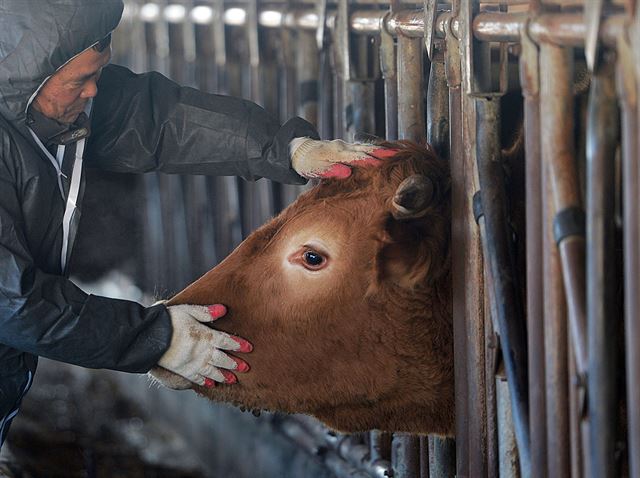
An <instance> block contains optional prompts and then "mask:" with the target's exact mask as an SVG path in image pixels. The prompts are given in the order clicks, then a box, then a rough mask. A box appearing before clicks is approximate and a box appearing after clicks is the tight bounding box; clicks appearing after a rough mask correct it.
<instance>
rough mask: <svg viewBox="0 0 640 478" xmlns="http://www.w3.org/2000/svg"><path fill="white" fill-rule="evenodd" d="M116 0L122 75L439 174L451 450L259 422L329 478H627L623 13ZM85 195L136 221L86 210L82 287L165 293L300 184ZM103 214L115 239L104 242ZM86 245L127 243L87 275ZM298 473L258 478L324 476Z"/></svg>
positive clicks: (630, 425)
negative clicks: (258, 109) (365, 143)
mask: <svg viewBox="0 0 640 478" xmlns="http://www.w3.org/2000/svg"><path fill="white" fill-rule="evenodd" d="M125 4H126V6H125V13H124V17H123V20H122V22H121V25H120V27H119V29H118V30H117V32H116V34H115V35H114V62H116V63H121V64H123V65H126V66H128V67H130V68H131V69H133V70H134V71H139V72H141V71H146V70H157V71H159V72H161V73H163V74H165V75H167V76H169V77H170V78H173V79H174V80H176V81H178V82H180V83H182V84H185V85H191V86H194V87H197V88H200V89H202V90H206V91H210V92H215V93H221V94H229V95H234V96H242V97H245V98H249V99H251V100H253V101H255V102H257V103H258V104H260V105H262V106H264V107H265V108H266V109H267V110H269V111H270V112H272V113H273V114H274V115H277V116H278V117H279V118H280V119H281V120H282V121H285V120H286V119H288V118H290V117H291V116H295V115H299V116H302V117H304V118H305V119H307V120H309V121H310V122H312V123H314V124H315V125H316V126H317V127H318V129H319V131H320V134H321V136H322V137H323V138H324V139H333V138H342V139H345V140H347V141H354V140H358V139H366V138H368V137H371V136H375V137H381V138H386V139H390V140H395V139H409V140H414V141H419V142H420V141H422V142H424V141H427V142H429V143H430V144H432V145H433V146H434V148H435V150H436V151H437V152H438V154H439V155H441V156H442V157H444V158H446V159H447V160H448V161H449V163H450V167H451V181H452V197H451V200H452V218H451V237H452V239H451V240H452V248H451V250H452V251H453V252H452V278H453V279H452V280H453V297H452V301H453V302H452V304H453V328H454V349H455V380H456V394H455V396H456V399H455V400H456V403H455V409H456V432H455V439H454V438H453V437H452V438H444V437H438V436H428V437H427V436H411V435H406V434H399V433H394V434H390V433H381V432H378V431H370V432H368V433H362V434H356V435H341V434H337V433H335V432H333V431H331V430H328V429H326V428H325V427H324V426H323V425H321V424H319V423H318V422H316V421H314V420H312V419H309V418H307V417H295V416H294V417H286V416H279V415H277V414H276V415H266V416H264V415H263V416H262V417H260V418H259V419H256V423H257V425H255V426H259V427H262V428H263V429H264V428H265V427H266V428H267V429H268V430H271V431H272V432H273V433H274V434H277V435H278V436H284V437H286V438H287V439H288V440H289V441H290V442H292V443H293V444H294V445H295V446H296V447H297V448H299V449H302V450H304V451H306V452H307V453H308V454H309V460H314V461H316V462H319V463H321V465H322V469H324V470H325V472H326V476H335V477H339V478H342V477H359V478H364V477H380V478H381V477H385V476H393V477H396V478H410V477H416V478H417V477H420V478H425V477H431V478H441V477H453V476H459V477H497V476H500V477H517V476H522V477H534V478H537V477H545V476H546V477H549V478H553V477H561V478H563V477H570V476H571V477H583V476H584V477H592V478H595V477H607V476H612V477H613V476H633V477H640V413H639V409H638V405H637V404H638V403H640V355H639V354H640V352H639V351H637V350H636V348H637V347H638V345H637V344H638V342H640V302H639V300H640V290H639V287H640V277H639V274H640V209H639V205H638V203H639V199H640V184H639V181H640V170H639V166H638V161H637V157H638V151H637V149H638V145H637V138H638V136H637V135H638V134H639V133H640V130H639V129H638V110H637V94H638V75H639V74H640V67H639V66H638V65H640V13H638V12H637V11H636V2H635V1H634V0H528V1H527V0H487V1H479V0H451V1H448V2H445V1H434V0H424V2H418V3H415V2H403V1H400V0H392V1H391V2H382V1H377V0H351V1H349V0H337V1H333V0H332V1H328V0H315V1H309V2H305V1H296V0H273V1H265V0H260V1H258V0H234V1H228V0H193V1H191V0H173V1H171V0H167V1H161V0H158V1H155V2H145V1H143V0H127V1H126V2H125ZM92 178H93V180H94V181H95V184H96V187H95V188H94V191H96V193H95V194H96V195H97V194H98V192H97V191H99V190H100V184H101V182H106V184H109V185H110V186H109V188H110V190H111V191H113V188H114V187H120V188H122V193H123V194H124V193H125V192H127V193H128V194H131V193H132V192H133V194H135V204H136V207H135V208H132V207H131V202H132V201H131V199H129V200H128V202H126V203H125V205H124V206H122V207H121V208H120V210H118V211H117V212H115V213H114V212H113V209H114V208H116V207H117V205H114V204H111V205H110V206H111V208H112V210H110V211H103V212H102V213H100V214H92V215H91V214H87V215H86V216H87V217H88V218H85V216H83V221H85V223H86V225H85V227H86V230H87V231H90V230H101V231H103V232H102V233H101V235H102V237H100V238H96V237H95V235H92V234H91V233H90V232H87V234H85V236H84V239H83V237H82V236H80V238H79V242H78V248H79V249H80V252H79V253H78V254H76V259H75V262H76V264H75V268H76V270H77V271H78V275H79V276H80V277H82V278H83V279H84V280H90V279H93V278H95V277H94V275H97V274H99V273H101V272H104V271H106V270H107V269H109V268H112V267H114V266H115V267H117V268H118V269H120V270H122V271H123V272H124V273H126V274H128V275H130V276H131V277H133V280H134V282H135V284H136V285H137V286H138V287H139V288H140V289H141V290H142V291H144V292H145V293H147V294H149V295H156V296H163V297H166V296H169V295H171V294H172V293H175V292H177V291H179V290H180V289H182V288H183V287H184V286H185V285H186V284H188V283H189V282H191V281H193V280H194V279H196V278H197V277H199V276H200V275H201V274H202V273H204V272H205V271H206V270H208V269H209V268H211V267H212V266H213V265H214V264H216V263H217V262H218V261H220V260H221V259H222V258H224V257H225V256H226V255H227V254H228V253H229V252H230V251H231V250H232V249H233V248H234V247H235V245H237V244H238V243H239V242H240V241H241V240H242V238H243V237H245V236H246V235H247V234H248V233H249V232H250V231H252V230H253V229H255V228H256V227H258V226H259V225H261V224H263V223H264V222H265V221H266V220H267V219H268V218H270V217H272V216H273V215H275V214H277V213H278V212H279V211H280V210H282V208H284V207H285V206H286V205H287V204H288V203H290V202H291V201H293V200H294V198H295V197H296V196H297V194H298V193H299V192H300V191H302V190H304V187H298V186H284V185H280V184H276V183H271V182H269V181H267V180H260V181H258V182H255V183H248V182H244V181H242V180H239V179H237V178H234V177H217V178H208V177H201V176H189V177H187V176H184V177H181V176H176V175H171V176H170V175H163V174H146V175H144V176H141V177H136V178H122V177H121V176H119V175H112V176H109V177H106V176H104V175H103V176H100V175H98V173H97V172H90V177H89V179H90V180H91V179H92ZM88 189H89V188H88ZM87 196H88V198H87V201H90V200H91V196H90V193H87ZM114 202H116V203H117V201H114ZM102 203H103V202H102V201H96V206H95V207H96V208H98V207H101V206H99V204H102ZM89 207H90V206H89V205H87V209H88V208H89ZM102 207H103V206H102ZM109 214H112V215H117V216H118V217H119V220H120V221H121V222H122V221H124V223H125V224H127V225H128V226H129V227H128V229H127V231H126V233H123V232H118V231H117V230H114V229H113V228H110V227H103V228H102V229H99V228H98V226H99V224H96V223H97V222H99V221H100V220H101V219H102V218H104V217H106V216H108V215H109ZM92 218H93V219H92ZM89 221H93V223H90V222H89ZM114 236H117V237H114ZM124 236H126V239H122V237H124ZM97 240H102V241H105V242H108V241H113V242H117V241H120V242H122V241H125V242H126V244H127V247H126V248H121V249H122V250H121V251H120V252H117V249H118V248H116V252H114V253H113V254H111V253H108V252H106V250H100V251H99V254H100V255H101V256H102V257H101V258H96V257H95V254H96V251H95V249H96V248H95V244H96V241H97ZM124 249H126V250H124ZM82 251H84V252H85V253H84V254H83V253H82ZM132 251H133V252H134V254H132ZM105 254H106V257H107V258H106V259H105V257H104V256H105ZM132 257H133V259H132ZM99 259H102V260H99ZM96 264H104V267H103V269H104V270H101V269H100V268H96ZM88 270H91V274H89V273H88V272H86V271H88ZM92 274H93V275H92ZM142 388H143V389H144V390H143V391H142V392H140V393H138V396H141V395H143V394H144V393H145V392H146V391H147V390H146V388H145V386H144V385H143V386H142ZM141 400H142V399H141ZM207 406H208V407H212V408H213V407H215V405H213V404H207ZM198 410H199V412H200V413H205V412H204V411H203V410H205V408H204V407H203V406H201V405H200V406H199V407H198ZM229 413H231V412H229ZM243 426H245V427H251V426H254V425H251V423H250V422H248V421H246V420H245V421H244V422H243ZM256 455H261V456H263V455H264V454H260V453H256ZM245 459H246V458H245ZM295 463H296V465H295V466H299V468H295V466H294V465H293V464H290V465H289V468H287V470H286V473H285V472H284V471H282V472H280V474H274V475H271V476H292V477H304V476H319V475H318V474H317V473H318V472H314V473H316V474H314V475H309V474H308V473H310V472H309V471H308V470H309V468H304V465H301V464H300V463H301V462H299V461H296V462H295ZM212 466H213V465H212ZM256 466H260V465H259V464H258V465H256ZM212 469H215V467H214V468H212ZM304 470H307V471H304ZM226 476H231V475H226ZM237 476H245V475H242V474H240V472H238V475H237ZM246 476H257V475H249V474H248V475H246ZM261 476H269V475H261Z"/></svg>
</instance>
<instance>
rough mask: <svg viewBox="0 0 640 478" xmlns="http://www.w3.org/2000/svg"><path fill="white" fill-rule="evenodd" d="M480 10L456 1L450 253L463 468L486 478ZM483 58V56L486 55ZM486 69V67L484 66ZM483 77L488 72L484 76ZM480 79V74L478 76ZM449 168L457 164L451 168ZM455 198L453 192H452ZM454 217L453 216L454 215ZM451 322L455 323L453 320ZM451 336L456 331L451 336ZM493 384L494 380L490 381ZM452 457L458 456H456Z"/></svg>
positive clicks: (471, 1)
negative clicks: (460, 302) (458, 253)
mask: <svg viewBox="0 0 640 478" xmlns="http://www.w3.org/2000/svg"><path fill="white" fill-rule="evenodd" d="M479 9H480V2H479V0H468V1H461V2H459V7H458V9H457V10H455V9H454V10H453V11H454V12H455V11H457V12H458V15H457V18H458V23H459V27H458V30H459V33H458V34H459V38H460V56H461V60H462V61H461V70H460V71H461V75H460V78H461V81H462V89H463V95H462V106H461V108H462V112H463V113H464V114H463V116H462V154H463V158H464V159H463V163H462V165H458V166H457V167H462V171H463V177H464V180H463V181H464V182H463V184H461V185H460V186H459V187H460V188H461V197H460V199H461V206H462V207H461V209H460V210H459V211H458V214H459V217H456V218H455V219H454V220H455V221H460V222H461V223H462V227H463V230H464V234H465V239H464V243H463V244H460V245H458V246H456V245H454V250H461V249H463V250H464V251H465V254H464V258H463V260H464V263H463V268H464V282H463V283H462V284H459V285H458V286H461V287H462V288H463V290H464V300H465V321H466V349H467V357H466V360H467V383H468V385H467V396H466V400H467V422H468V440H469V445H468V448H467V451H468V460H469V463H468V466H469V470H468V472H469V474H470V476H479V477H481V476H487V469H488V460H487V458H488V453H487V445H488V443H487V416H486V414H487V403H486V397H485V390H486V380H487V377H486V375H485V360H486V356H485V350H486V348H485V343H484V337H485V321H486V320H487V319H488V317H486V316H485V315H484V311H485V303H484V301H485V300H486V299H485V298H486V294H485V284H484V280H483V277H484V272H483V271H484V267H483V262H484V258H483V255H482V243H481V237H480V231H479V228H478V227H477V226H476V224H475V221H474V213H473V199H472V198H473V194H474V193H475V191H477V190H478V189H479V184H478V171H477V161H476V156H477V151H476V143H477V141H478V138H479V136H478V134H477V128H478V124H477V118H476V101H475V98H474V97H473V96H472V94H473V92H475V91H478V90H480V91H488V89H489V87H488V85H487V84H486V82H484V81H479V80H482V79H483V78H481V77H484V76H485V75H484V73H485V71H486V70H488V68H476V69H474V62H475V60H477V59H478V54H477V53H478V52H477V51H475V50H474V35H473V27H472V22H473V18H474V17H475V15H476V14H477V13H478V11H479ZM485 57H486V59H488V56H487V55H485ZM483 64H488V62H486V61H485V62H483ZM486 73H488V71H486ZM478 74H480V75H478ZM451 166H452V168H456V165H455V164H453V163H452V165H451ZM454 194H455V193H454ZM454 214H455V212H454ZM454 320H455V319H454ZM454 333H455V332H454ZM490 379H491V380H493V377H491V378H490ZM456 456H458V455H457V453H456Z"/></svg>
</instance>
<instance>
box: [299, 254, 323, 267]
mask: <svg viewBox="0 0 640 478" xmlns="http://www.w3.org/2000/svg"><path fill="white" fill-rule="evenodd" d="M302 259H303V261H304V266H305V267H306V268H307V269H311V270H317V269H320V268H321V267H322V265H323V264H324V263H325V260H326V259H325V258H324V256H322V254H319V253H317V252H316V251H305V252H304V254H302Z"/></svg>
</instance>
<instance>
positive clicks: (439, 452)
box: [423, 61, 456, 478]
mask: <svg viewBox="0 0 640 478" xmlns="http://www.w3.org/2000/svg"><path fill="white" fill-rule="evenodd" d="M448 96H449V95H448V88H447V79H446V71H445V65H444V62H442V61H436V62H432V63H431V69H430V71H429V86H428V88H427V143H429V144H430V145H431V146H433V148H434V150H435V151H436V154H438V155H439V156H440V157H441V158H445V159H449V103H448ZM455 453H456V443H455V441H454V440H452V439H450V438H440V437H436V436H432V437H429V469H430V475H431V478H449V477H453V476H455V473H456V455H455ZM423 459H424V458H423Z"/></svg>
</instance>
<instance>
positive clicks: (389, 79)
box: [380, 14, 398, 141]
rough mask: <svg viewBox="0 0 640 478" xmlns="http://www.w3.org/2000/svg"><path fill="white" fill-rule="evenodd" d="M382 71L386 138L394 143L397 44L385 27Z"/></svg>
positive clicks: (396, 129) (383, 29) (381, 59)
mask: <svg viewBox="0 0 640 478" xmlns="http://www.w3.org/2000/svg"><path fill="white" fill-rule="evenodd" d="M387 15H389V14H387ZM383 25H386V22H383ZM380 70H381V72H382V78H383V79H384V111H385V136H386V139H387V140H389V141H393V140H396V139H398V71H397V62H396V42H395V39H394V38H393V36H392V35H391V34H390V33H389V32H387V30H386V28H384V27H383V28H382V29H381V31H380Z"/></svg>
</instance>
